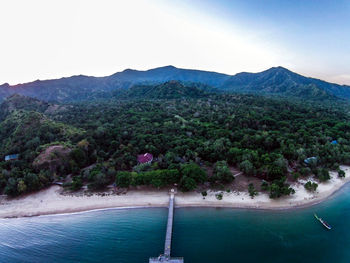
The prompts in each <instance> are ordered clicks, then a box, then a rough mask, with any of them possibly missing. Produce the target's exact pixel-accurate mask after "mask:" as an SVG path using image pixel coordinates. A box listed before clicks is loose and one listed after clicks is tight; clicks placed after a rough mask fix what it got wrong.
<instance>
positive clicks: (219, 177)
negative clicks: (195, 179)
mask: <svg viewBox="0 0 350 263" xmlns="http://www.w3.org/2000/svg"><path fill="white" fill-rule="evenodd" d="M234 179H235V178H234V177H233V175H232V173H231V171H230V168H229V167H228V165H227V162H226V161H218V162H216V164H215V166H214V173H213V176H211V177H210V178H209V180H210V182H212V183H217V182H220V183H223V184H227V183H231V182H232V181H233V180H234Z"/></svg>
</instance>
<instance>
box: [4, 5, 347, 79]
mask: <svg viewBox="0 0 350 263" xmlns="http://www.w3.org/2000/svg"><path fill="white" fill-rule="evenodd" d="M0 36H1V38H0V83H5V82H7V83H10V84H17V83H24V82H29V81H34V80H36V79H41V80H43V79H52V78H60V77H67V76H72V75H79V74H84V75H91V76H106V75H110V74H113V73H115V72H118V71H122V70H124V69H126V68H132V69H139V70H145V69H150V68H154V67H159V66H166V65H173V66H176V67H181V68H192V69H202V70H210V71H217V72H222V73H227V74H231V75H233V74H235V73H238V72H242V71H247V72H259V71H263V70H266V69H268V68H270V67H273V66H283V67H286V68H288V69H290V70H292V71H295V72H297V73H299V74H303V75H306V76H310V77H316V78H320V79H324V80H327V81H330V82H335V83H339V84H348V85H350V1H348V0H328V1H326V0H293V1H288V0H240V1H238V0H123V1H122V0H31V1H28V0H0Z"/></svg>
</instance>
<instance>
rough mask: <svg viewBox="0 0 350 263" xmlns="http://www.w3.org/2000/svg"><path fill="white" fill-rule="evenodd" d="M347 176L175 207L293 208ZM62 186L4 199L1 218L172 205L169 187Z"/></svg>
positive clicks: (188, 196) (190, 198)
mask: <svg viewBox="0 0 350 263" xmlns="http://www.w3.org/2000/svg"><path fill="white" fill-rule="evenodd" d="M341 169H342V170H344V171H345V178H338V177H337V174H336V173H335V172H330V175H331V179H330V180H329V181H328V182H326V183H319V186H318V188H317V191H316V192H315V193H311V192H308V191H306V190H305V189H304V185H303V184H304V183H305V182H306V181H307V180H311V181H313V180H314V179H313V178H312V177H310V178H307V179H300V180H299V181H298V182H297V183H295V184H293V185H291V186H292V187H293V188H294V189H295V192H296V193H295V194H294V195H291V196H288V197H281V198H279V199H270V198H269V197H268V195H267V194H266V193H259V195H257V196H256V197H255V198H254V199H252V198H250V196H249V195H248V192H238V191H233V192H226V191H212V190H209V191H208V195H207V196H206V197H205V199H204V198H203V196H202V195H201V194H200V193H196V192H189V193H178V194H177V195H176V200H175V206H176V207H178V208H186V207H188V208H190V207H198V208H201V207H203V208H204V207H208V208H232V209H234V208H237V209H254V210H255V209H256V210H289V209H298V208H307V207H310V206H313V205H316V204H319V203H321V202H323V201H325V200H328V199H329V198H331V197H332V196H334V195H335V194H336V193H337V192H338V191H339V190H340V189H342V188H343V187H344V186H345V185H347V184H348V183H349V182H350V166H341ZM219 192H220V193H222V195H223V199H222V200H218V199H216V197H215V195H216V194H217V193H219ZM61 193H62V189H61V187H59V186H51V187H49V188H48V189H45V190H42V191H39V192H37V193H34V194H31V195H28V196H25V197H20V198H16V199H12V200H3V201H2V202H0V218H1V219H5V218H6V219H10V218H21V217H34V216H52V215H67V214H78V213H86V212H93V211H104V210H112V209H113V210H114V209H140V208H162V207H167V206H168V198H169V195H168V191H167V190H148V191H144V190H132V191H128V192H127V193H126V194H121V195H108V194H107V195H105V196H101V195H96V194H94V195H91V196H88V195H80V196H79V195H78V196H76V195H62V194H61Z"/></svg>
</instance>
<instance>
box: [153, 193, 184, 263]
mask: <svg viewBox="0 0 350 263" xmlns="http://www.w3.org/2000/svg"><path fill="white" fill-rule="evenodd" d="M174 199H175V192H174V190H173V189H171V192H170V198H169V207H168V209H169V211H168V224H167V228H166V235H165V245H164V254H162V255H160V256H159V257H157V258H150V259H149V263H157V262H169V263H183V262H184V260H183V258H175V257H174V258H172V257H170V252H171V239H172V234H173V220H174V201H175V200H174Z"/></svg>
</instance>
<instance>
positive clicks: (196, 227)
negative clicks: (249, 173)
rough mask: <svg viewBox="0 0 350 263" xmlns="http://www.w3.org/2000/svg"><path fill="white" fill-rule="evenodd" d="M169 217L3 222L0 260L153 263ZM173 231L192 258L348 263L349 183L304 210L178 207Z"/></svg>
mask: <svg viewBox="0 0 350 263" xmlns="http://www.w3.org/2000/svg"><path fill="white" fill-rule="evenodd" d="M314 212H316V213H317V214H318V215H319V216H322V217H323V218H324V219H326V221H328V223H330V224H331V225H332V226H333V229H332V230H331V231H327V230H326V229H324V227H323V226H322V225H321V224H320V223H318V222H317V221H316V220H315V219H314V217H313V213H314ZM166 219H167V210H166V209H158V208H157V209H156V208H154V209H153V208H152V209H129V210H107V211H96V212H89V213H82V214H74V215H59V216H46V217H34V218H19V219H3V220H0V262H1V263H2V262H11V263H12V262H13V263H17V262H18V263H19V262H33V263H34V262H35V263H41V262H43V263H44V262H45V263H47V262H55V263H61V262H72V263H73V262H118V263H119V262H120V263H124V262H125V263H142V262H148V257H150V256H158V255H159V253H160V252H161V251H162V250H163V242H164V235H165V232H164V231H165V227H166ZM173 234H174V236H173V250H172V254H173V256H184V257H185V262H186V263H205V262H207V263H214V262H218V263H219V262H245V263H248V262H252V263H253V262H254V263H256V262H269V263H277V262H294V263H295V262H317V263H322V262H327V263H329V262H335V263H341V262H347V263H348V262H350V185H347V186H346V187H344V188H343V189H342V190H341V191H339V192H338V193H337V194H336V195H335V196H334V197H332V198H331V199H330V200H328V201H326V202H323V203H322V204H319V205H316V206H313V207H310V208H305V209H296V210H286V211H254V210H243V209H222V208H221V209H215V208H181V209H176V211H175V222H174V233H173Z"/></svg>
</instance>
